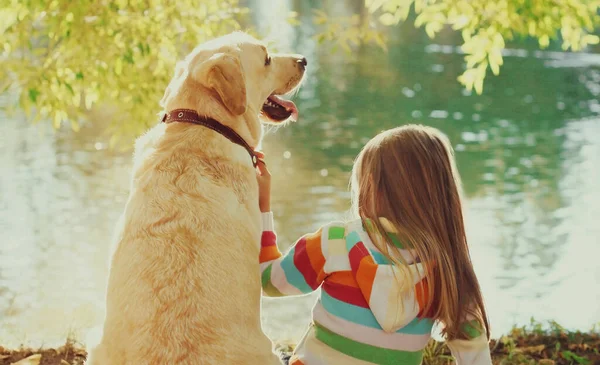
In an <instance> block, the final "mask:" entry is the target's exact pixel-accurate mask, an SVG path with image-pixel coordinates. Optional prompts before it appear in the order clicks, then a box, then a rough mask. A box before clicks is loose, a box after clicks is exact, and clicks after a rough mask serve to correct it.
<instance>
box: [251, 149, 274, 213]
mask: <svg viewBox="0 0 600 365" xmlns="http://www.w3.org/2000/svg"><path fill="white" fill-rule="evenodd" d="M255 154H256V157H258V166H257V168H256V169H257V171H256V180H257V181H258V206H259V208H260V211H261V212H262V213H266V212H270V211H271V173H270V172H269V170H268V169H267V165H266V164H265V154H264V153H262V152H258V151H255Z"/></svg>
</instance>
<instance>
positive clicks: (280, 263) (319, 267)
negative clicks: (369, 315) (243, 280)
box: [259, 212, 326, 297]
mask: <svg viewBox="0 0 600 365" xmlns="http://www.w3.org/2000/svg"><path fill="white" fill-rule="evenodd" d="M262 219H263V233H262V239H261V249H260V258H259V261H260V271H261V281H262V288H263V294H264V295H266V296H272V297H279V296H284V295H301V294H307V293H310V292H312V291H314V290H316V289H317V288H318V287H319V286H320V285H321V283H322V282H323V280H324V279H325V276H326V273H325V271H324V270H323V267H324V266H325V256H324V254H323V251H322V245H321V238H322V236H323V230H324V228H321V229H319V230H318V231H317V232H315V233H312V234H308V235H305V236H303V237H301V238H300V239H299V240H298V241H297V242H296V243H295V244H294V245H293V246H292V248H291V249H290V250H289V251H288V252H287V253H286V254H285V255H282V254H281V252H280V251H279V249H278V247H277V236H276V235H275V232H274V231H273V214H272V213H271V212H267V213H263V214H262ZM325 229H326V228H325Z"/></svg>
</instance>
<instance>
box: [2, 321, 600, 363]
mask: <svg viewBox="0 0 600 365" xmlns="http://www.w3.org/2000/svg"><path fill="white" fill-rule="evenodd" d="M490 349H491V352H492V358H493V362H494V365H530V364H532V365H533V364H540V365H599V364H600V325H596V326H594V327H593V328H592V329H591V330H590V331H588V332H580V331H576V332H573V331H569V330H567V329H565V328H563V327H562V326H560V325H559V324H558V323H556V322H549V323H548V324H546V325H544V324H542V323H539V322H536V321H534V320H533V319H532V320H531V323H530V324H529V325H526V326H522V327H514V328H513V329H512V330H511V332H510V333H508V334H507V335H505V336H502V337H501V338H499V339H494V340H492V341H491V343H490ZM277 350H278V351H279V352H283V353H289V352H291V351H293V345H291V344H286V343H281V344H280V345H279V346H278V348H277ZM32 356H33V357H32ZM85 356H86V353H85V350H83V348H82V346H81V345H79V344H77V343H76V342H75V341H72V340H68V341H67V342H66V343H65V344H64V345H63V346H61V347H59V348H56V349H37V350H33V349H26V348H20V349H15V350H8V349H5V348H3V347H1V346H0V365H11V364H13V363H15V362H17V361H19V360H22V359H25V358H28V357H30V359H32V360H33V361H32V362H30V363H28V364H27V365H30V364H31V365H37V364H40V365H82V364H83V362H84V360H85ZM38 360H39V361H38ZM452 363H453V361H452V356H451V355H450V351H449V350H448V347H446V345H445V344H444V343H441V342H436V341H431V342H430V343H429V345H428V346H427V348H426V349H425V354H424V359H423V365H450V364H452Z"/></svg>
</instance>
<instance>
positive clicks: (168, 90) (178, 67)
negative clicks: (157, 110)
mask: <svg viewBox="0 0 600 365" xmlns="http://www.w3.org/2000/svg"><path fill="white" fill-rule="evenodd" d="M184 71H185V63H184V62H182V61H179V62H177V65H175V74H174V75H173V78H172V79H171V82H169V85H168V86H167V88H166V89H165V93H164V95H163V97H162V99H161V100H160V106H161V107H163V108H166V107H167V101H168V99H169V96H171V92H172V88H173V84H174V83H176V82H177V80H178V79H179V78H180V77H181V75H183V72H184Z"/></svg>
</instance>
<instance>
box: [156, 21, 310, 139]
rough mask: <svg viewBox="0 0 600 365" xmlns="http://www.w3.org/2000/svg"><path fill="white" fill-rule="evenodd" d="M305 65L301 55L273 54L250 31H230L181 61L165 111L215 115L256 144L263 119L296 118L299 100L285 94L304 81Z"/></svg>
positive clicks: (163, 102)
mask: <svg viewBox="0 0 600 365" xmlns="http://www.w3.org/2000/svg"><path fill="white" fill-rule="evenodd" d="M305 68H306V59H305V58H304V57H303V56H301V55H296V54H271V53H269V51H268V50H267V48H266V47H265V45H264V44H262V43H261V42H259V41H258V40H256V39H255V38H253V37H251V36H250V35H248V34H246V33H242V32H235V33H231V34H229V35H226V36H223V37H220V38H216V39H214V40H212V41H210V42H207V43H204V44H202V45H201V46H199V47H197V48H196V49H194V51H193V52H192V53H190V55H188V57H186V59H185V60H184V61H182V62H179V63H178V65H177V68H176V71H175V76H174V78H173V80H171V83H170V84H169V86H168V87H167V90H166V91H165V95H164V96H163V99H162V101H161V105H162V106H163V107H164V108H165V110H166V111H170V110H173V109H178V108H187V109H193V110H196V111H197V112H198V113H199V114H200V115H207V116H210V117H213V118H215V119H217V120H219V122H221V123H223V124H226V125H228V126H230V127H232V128H234V129H236V131H238V133H240V134H241V135H242V137H245V138H246V140H247V141H248V143H250V144H251V145H253V146H256V144H257V143H258V141H259V139H260V134H261V127H260V121H262V122H265V123H271V124H277V123H282V122H285V121H287V120H290V119H291V120H296V119H297V117H298V110H297V109H296V106H295V105H294V103H293V102H291V101H289V100H284V99H282V98H281V97H280V95H283V94H287V93H289V92H291V91H293V90H294V89H295V88H296V87H297V86H298V85H299V84H300V82H301V81H302V77H303V76H304V71H305Z"/></svg>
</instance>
